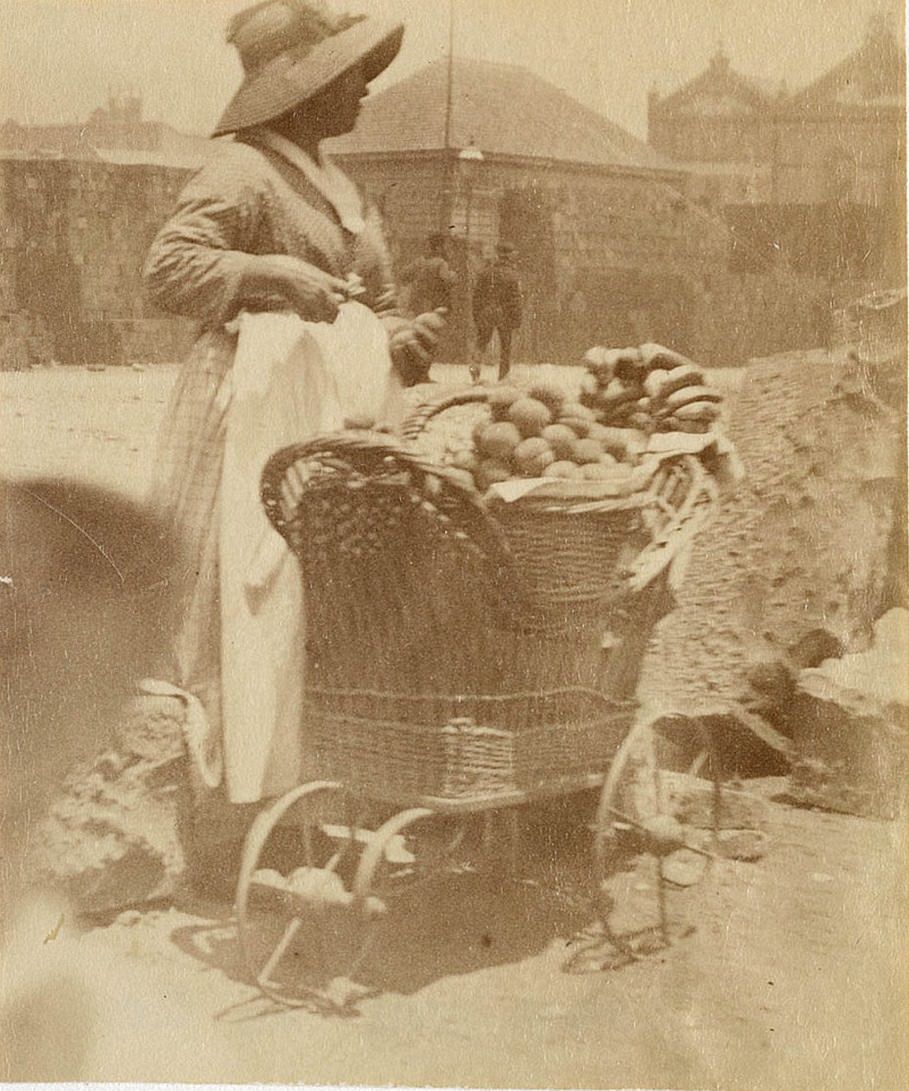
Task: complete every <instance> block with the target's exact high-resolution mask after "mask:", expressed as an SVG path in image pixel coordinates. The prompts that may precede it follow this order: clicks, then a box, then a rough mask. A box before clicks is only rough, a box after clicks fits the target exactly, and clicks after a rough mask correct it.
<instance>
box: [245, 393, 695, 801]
mask: <svg viewBox="0 0 909 1091" xmlns="http://www.w3.org/2000/svg"><path fill="white" fill-rule="evenodd" d="M482 398H483V393H482V391H479V392H477V391H476V390H475V391H473V392H470V393H462V394H456V395H454V396H449V397H446V398H443V399H440V400H437V401H436V402H434V403H432V404H431V405H429V406H423V407H421V409H420V410H419V411H418V412H417V413H416V414H414V416H413V417H412V418H411V420H410V421H409V422H408V426H407V428H406V429H405V432H406V435H407V436H408V437H409V440H405V441H404V442H398V441H396V440H392V439H390V438H388V437H383V436H381V435H378V434H376V433H355V432H345V433H336V434H333V435H330V436H326V437H322V438H320V439H315V440H313V441H310V442H307V443H303V444H299V445H296V446H293V447H290V448H287V449H285V450H283V451H281V452H279V453H278V454H277V455H275V456H274V457H273V458H272V459H271V460H270V462H269V464H268V466H267V468H266V471H265V474H264V477H263V487H262V493H263V500H264V503H265V508H266V510H267V512H268V514H269V517H270V519H271V521H272V522H273V524H274V526H275V527H276V528H277V529H278V531H279V532H280V533H281V534H282V535H284V537H285V538H286V539H287V541H288V542H289V544H290V546H291V548H292V549H293V551H294V553H295V554H296V556H297V557H298V559H299V561H300V565H301V570H302V574H303V579H304V585H305V595H306V601H307V625H308V627H309V631H310V632H312V633H314V634H317V635H316V636H314V637H313V639H312V640H311V641H310V643H309V644H308V646H307V676H306V700H307V707H306V718H305V719H306V723H305V745H306V747H307V750H308V753H310V754H311V755H314V760H315V763H316V771H317V773H318V775H321V776H328V777H332V778H337V779H340V780H343V781H344V783H346V784H352V785H355V786H357V787H358V788H360V789H361V790H363V791H364V792H368V793H369V794H370V796H372V797H373V798H387V799H394V800H395V801H400V800H401V799H402V798H404V799H412V800H414V801H418V802H421V803H431V805H432V806H434V807H442V808H444V809H453V808H458V807H473V806H477V805H479V804H480V803H483V802H489V801H492V800H500V801H501V800H504V799H506V798H508V797H510V796H513V795H515V794H516V793H518V794H521V795H526V794H528V793H529V794H535V793H536V794H540V793H552V792H557V791H561V790H565V789H566V786H570V785H571V784H579V783H581V782H583V781H584V780H585V778H587V777H589V776H590V775H591V774H592V773H595V772H598V771H600V770H601V769H602V768H603V766H604V764H606V763H608V760H609V757H610V756H611V755H612V754H613V753H614V751H615V748H616V746H617V745H618V742H619V741H620V740H621V738H622V737H623V735H624V734H625V732H626V731H627V729H628V726H629V724H630V722H631V719H632V716H633V712H634V706H633V702H632V697H633V694H634V690H635V686H636V682H637V677H638V672H639V668H640V663H641V659H642V656H643V653H644V650H645V648H646V645H647V641H648V638H649V635H650V632H651V630H652V628H653V625H654V624H655V623H656V621H657V620H659V618H660V617H661V616H662V615H663V614H664V613H665V612H666V609H667V608H668V607H669V605H670V603H671V596H670V594H669V593H668V583H669V576H670V571H671V567H672V563H673V560H674V559H675V558H677V557H678V556H679V555H680V553H682V552H683V551H684V549H685V548H686V546H687V545H688V543H690V541H691V539H692V537H693V536H694V534H695V533H696V532H697V530H698V529H699V527H700V526H701V525H702V524H703V521H704V519H705V518H706V517H707V516H708V515H709V513H710V510H711V508H712V505H713V502H714V500H715V498H716V487H715V485H714V483H713V480H712V478H711V476H710V474H708V473H707V472H706V470H705V469H704V466H703V465H702V463H701V461H700V460H699V459H698V458H696V457H693V456H690V455H681V456H677V457H671V458H659V459H654V460H653V461H652V462H651V463H650V464H649V465H647V466H642V467H640V470H641V472H640V473H638V474H637V476H636V477H635V478H634V479H633V481H632V487H627V486H626V487H625V488H623V489H621V490H619V492H620V495H609V493H610V491H611V492H615V491H616V490H615V489H610V488H609V487H607V486H605V485H603V484H602V483H597V482H590V483H586V484H575V483H569V482H553V483H552V486H551V487H548V488H543V489H540V490H537V491H535V492H534V493H533V494H532V495H530V496H526V497H523V498H521V499H520V500H519V501H518V502H515V503H506V502H492V501H487V500H484V499H483V498H481V496H480V495H479V494H478V493H477V491H476V490H475V489H474V488H472V487H471V486H470V485H469V484H467V483H465V482H464V480H463V478H462V477H459V476H458V475H457V474H456V473H454V472H453V471H451V470H449V469H447V468H446V467H444V466H441V465H439V464H436V463H432V462H429V461H427V460H425V458H423V457H421V456H420V455H419V454H417V453H416V452H415V450H414V449H413V446H412V441H413V439H414V437H415V436H416V435H417V434H418V433H419V432H420V431H421V430H422V429H423V428H425V427H426V425H427V424H428V422H429V421H430V420H432V419H433V418H434V417H437V416H438V415H439V414H441V413H444V412H445V411H446V410H448V409H449V408H452V407H453V406H455V405H461V404H464V402H465V401H468V400H474V401H476V400H482Z"/></svg>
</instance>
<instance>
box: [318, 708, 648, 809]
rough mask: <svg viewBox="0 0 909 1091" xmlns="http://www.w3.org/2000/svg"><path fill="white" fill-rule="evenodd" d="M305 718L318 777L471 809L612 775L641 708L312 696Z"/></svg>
mask: <svg viewBox="0 0 909 1091" xmlns="http://www.w3.org/2000/svg"><path fill="white" fill-rule="evenodd" d="M446 705H447V706H448V707H449V710H450V711H449V714H448V715H446V713H445V707H444V706H446ZM351 706H359V708H358V709H357V710H356V711H355V710H354V708H352V707H351ZM307 713H308V722H309V724H310V732H309V735H308V742H309V744H310V746H311V754H312V760H313V761H314V764H315V769H316V771H317V774H318V775H319V776H324V777H329V778H331V779H337V780H341V781H343V782H344V783H346V784H349V785H351V786H354V787H358V788H361V789H363V791H364V792H367V793H368V794H370V795H371V796H372V797H373V798H382V799H388V798H396V799H415V798H424V799H425V798H432V799H434V800H448V801H451V802H454V803H466V802H469V801H472V800H478V799H483V800H488V799H490V798H495V797H497V796H501V795H505V794H509V793H512V792H515V791H518V792H521V793H522V794H526V795H534V794H538V793H540V792H544V791H546V790H547V789H549V788H551V786H552V785H553V784H554V783H564V782H566V781H577V780H578V779H579V778H583V777H584V776H587V775H589V774H590V773H591V771H598V770H603V769H605V768H606V767H607V766H608V764H609V761H610V760H611V757H612V755H613V753H614V752H615V749H616V747H617V746H618V744H619V742H620V741H621V739H622V737H623V736H624V734H625V733H626V731H627V730H628V727H629V726H630V723H631V719H632V716H633V706H632V705H631V704H630V703H629V702H610V701H608V700H606V699H605V698H603V697H602V695H601V694H598V693H596V692H593V691H588V690H583V689H568V690H562V691H558V690H556V691H551V692H549V693H545V694H510V695H503V696H496V697H490V696H486V697H479V696H476V697H448V698H445V697H433V698H427V697H425V696H420V695H403V694H394V695H391V694H376V693H369V694H365V693H362V692H359V693H357V692H349V691H348V692H344V691H335V692H316V691H312V690H311V691H310V693H309V705H308V708H307ZM454 713H457V714H454Z"/></svg>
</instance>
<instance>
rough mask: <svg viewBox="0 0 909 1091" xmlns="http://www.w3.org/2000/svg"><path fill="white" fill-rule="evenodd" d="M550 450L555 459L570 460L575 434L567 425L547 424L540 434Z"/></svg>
mask: <svg viewBox="0 0 909 1091" xmlns="http://www.w3.org/2000/svg"><path fill="white" fill-rule="evenodd" d="M540 435H541V436H542V437H543V439H545V440H546V442H547V443H548V444H549V446H550V447H551V448H552V450H553V453H554V454H555V456H556V458H557V459H560V458H561V459H565V458H571V452H572V450H573V449H574V442H575V440H576V439H577V438H578V437H577V434H576V433H575V431H574V430H573V429H572V428H569V427H568V425H567V424H549V425H547V426H546V427H545V428H544V429H543V431H542V432H541V433H540Z"/></svg>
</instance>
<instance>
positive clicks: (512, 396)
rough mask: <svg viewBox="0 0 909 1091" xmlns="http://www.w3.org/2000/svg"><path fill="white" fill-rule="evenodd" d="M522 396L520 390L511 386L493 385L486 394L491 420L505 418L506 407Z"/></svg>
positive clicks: (506, 413)
mask: <svg viewBox="0 0 909 1091" xmlns="http://www.w3.org/2000/svg"><path fill="white" fill-rule="evenodd" d="M520 397H522V394H521V391H520V390H518V389H517V388H516V387H513V386H494V387H493V388H492V389H491V390H490V391H489V395H488V401H489V410H490V412H491V413H492V419H493V420H507V419H508V407H509V406H510V405H511V404H512V402H516V401H517V400H518V398H520Z"/></svg>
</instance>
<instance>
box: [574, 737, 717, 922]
mask: <svg viewBox="0 0 909 1091" xmlns="http://www.w3.org/2000/svg"><path fill="white" fill-rule="evenodd" d="M705 738H706V735H705ZM708 743H709V740H708ZM678 776H681V774H674V773H669V772H667V771H666V770H664V769H663V768H662V767H661V764H660V761H659V760H658V754H657V746H656V732H655V730H654V725H653V722H651V721H646V720H643V721H640V722H639V723H637V724H635V725H634V726H633V727H632V729H631V731H630V732H629V733H628V735H627V736H626V737H625V739H624V740H623V742H622V744H621V746H620V747H619V749H618V750H617V751H616V755H615V758H614V759H613V762H612V765H611V767H610V769H609V772H608V774H607V776H606V779H605V781H604V784H603V790H602V793H601V796H600V805H599V809H598V812H597V818H596V826H595V854H596V866H597V878H598V882H600V883H601V884H602V885H601V896H602V897H603V904H605V903H606V902H607V901H609V902H610V908H611V905H612V904H614V902H612V900H611V899H610V898H609V897H608V894H607V893H606V891H607V882H608V880H609V877H610V876H612V875H614V874H615V873H616V872H617V871H618V870H619V868H621V866H622V865H623V864H624V863H625V862H627V861H628V860H629V858H632V857H640V856H641V855H643V854H650V855H651V856H652V857H653V864H654V879H655V885H656V900H657V909H658V919H659V931H660V934H661V937H662V939H663V941H664V942H666V941H667V940H668V919H667V901H666V894H667V887H668V886H673V887H674V886H690V885H694V884H695V883H697V882H699V881H700V880H701V879H702V878H703V877H704V875H705V874H706V871H707V869H708V868H709V866H710V864H711V862H712V859H713V853H712V852H711V851H709V850H711V849H713V848H714V846H715V837H716V825H717V821H718V807H719V791H720V785H719V781H716V782H715V785H714V790H713V796H714V801H713V805H714V808H715V809H714V814H713V820H714V830H713V842H712V843H711V841H710V839H709V835H708V833H707V831H706V830H704V829H699V828H694V827H689V826H687V825H685V824H683V823H682V822H680V821H679V820H678V808H677V803H678V799H677V798H676V791H675V784H674V781H675V780H676V779H677V777H678ZM608 914H609V909H605V910H604V911H603V917H604V920H605V918H606V917H607V916H608ZM645 931H646V930H645Z"/></svg>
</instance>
